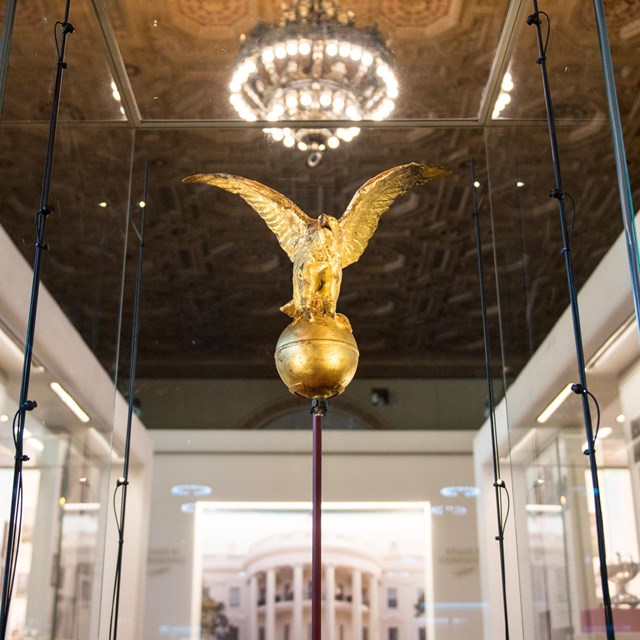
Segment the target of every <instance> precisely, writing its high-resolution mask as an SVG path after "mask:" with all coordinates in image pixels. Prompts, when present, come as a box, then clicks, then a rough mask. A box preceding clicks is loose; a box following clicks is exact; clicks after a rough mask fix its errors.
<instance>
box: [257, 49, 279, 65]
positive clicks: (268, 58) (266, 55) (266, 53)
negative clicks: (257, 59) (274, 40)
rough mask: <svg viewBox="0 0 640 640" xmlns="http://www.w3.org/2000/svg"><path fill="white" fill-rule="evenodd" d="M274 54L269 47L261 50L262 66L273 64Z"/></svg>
mask: <svg viewBox="0 0 640 640" xmlns="http://www.w3.org/2000/svg"><path fill="white" fill-rule="evenodd" d="M275 57H276V56H275V53H274V52H273V49H272V48H271V47H267V48H266V49H263V50H262V55H261V58H262V62H263V63H264V64H269V63H270V62H273V61H274V59H275Z"/></svg>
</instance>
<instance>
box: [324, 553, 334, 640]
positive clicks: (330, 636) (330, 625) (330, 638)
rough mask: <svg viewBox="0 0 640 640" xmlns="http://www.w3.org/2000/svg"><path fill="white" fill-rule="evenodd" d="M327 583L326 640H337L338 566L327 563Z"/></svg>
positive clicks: (325, 581)
mask: <svg viewBox="0 0 640 640" xmlns="http://www.w3.org/2000/svg"><path fill="white" fill-rule="evenodd" d="M324 584H325V596H324V601H325V603H326V604H325V606H326V608H327V620H326V623H325V624H326V629H325V632H324V640H335V638H336V568H335V567H334V566H333V565H331V564H330V565H327V566H326V567H325V570H324Z"/></svg>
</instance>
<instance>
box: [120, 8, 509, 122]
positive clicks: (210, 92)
mask: <svg viewBox="0 0 640 640" xmlns="http://www.w3.org/2000/svg"><path fill="white" fill-rule="evenodd" d="M327 4H329V3H327ZM280 5H281V3H279V2H268V3H265V2H260V3H259V2H256V1H255V0H237V1H234V2H227V3H223V4H221V3H214V4H211V5H206V4H203V3H197V2H188V1H180V2H174V3H168V4H166V5H163V6H160V5H157V4H153V5H152V4H147V5H143V4H141V3H138V4H134V3H125V2H119V1H114V2H112V3H110V11H111V14H112V20H113V24H114V28H115V30H116V34H117V38H118V44H119V46H120V49H121V51H122V55H123V58H124V61H125V63H126V65H127V70H128V73H129V78H130V81H131V83H132V85H133V89H134V91H135V93H136V96H137V99H138V103H139V105H140V111H141V114H142V117H143V118H145V119H175V118H179V119H187V120H197V119H224V120H229V119H232V120H235V119H238V115H237V113H236V111H235V110H234V109H233V107H232V106H231V104H230V103H229V83H230V81H231V78H232V75H233V66H234V63H235V61H236V57H237V55H238V52H239V50H240V46H241V43H242V41H243V38H244V37H245V36H246V35H247V34H249V32H250V31H251V30H252V29H253V28H254V27H256V25H258V24H260V23H261V22H263V23H267V24H277V23H279V22H280V20H281V19H282V15H283V14H282V9H281V6H280ZM506 8H507V2H506V0H500V1H499V2H498V1H496V2H490V3H469V2H441V1H438V2H428V3H408V2H391V1H389V0H376V1H366V2H365V1H358V2H345V3H344V9H345V10H349V11H352V12H353V13H354V14H355V19H356V26H358V27H363V28H371V27H372V26H373V25H377V27H378V28H379V30H380V32H381V33H382V36H383V38H384V39H385V40H386V41H387V42H388V44H389V47H390V49H391V51H392V52H393V55H394V56H395V59H396V66H397V74H398V81H399V84H400V92H399V97H398V100H397V106H396V108H395V109H394V111H393V115H392V118H401V119H403V118H447V119H450V118H475V117H477V115H478V112H479V109H480V102H481V99H482V95H483V92H484V87H485V84H486V82H487V79H488V76H489V71H490V68H491V62H492V58H493V54H494V53H495V50H496V46H497V44H498V39H499V37H500V31H501V28H502V23H503V21H504V17H505V13H506ZM463 86H464V88H465V92H464V93H465V96H464V99H462V100H461V99H460V88H461V87H463Z"/></svg>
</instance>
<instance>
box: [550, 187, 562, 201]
mask: <svg viewBox="0 0 640 640" xmlns="http://www.w3.org/2000/svg"><path fill="white" fill-rule="evenodd" d="M549 197H550V198H556V199H557V200H562V199H563V198H564V192H563V191H561V190H560V189H551V191H549Z"/></svg>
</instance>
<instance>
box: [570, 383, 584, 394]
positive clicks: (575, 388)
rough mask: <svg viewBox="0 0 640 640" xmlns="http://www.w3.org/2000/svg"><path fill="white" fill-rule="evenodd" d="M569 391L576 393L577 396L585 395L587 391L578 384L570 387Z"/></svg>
mask: <svg viewBox="0 0 640 640" xmlns="http://www.w3.org/2000/svg"><path fill="white" fill-rule="evenodd" d="M571 391H573V393H576V394H577V395H583V394H585V393H587V390H586V389H585V388H584V387H583V386H582V385H581V384H580V383H579V382H576V383H575V384H572V385H571Z"/></svg>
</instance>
